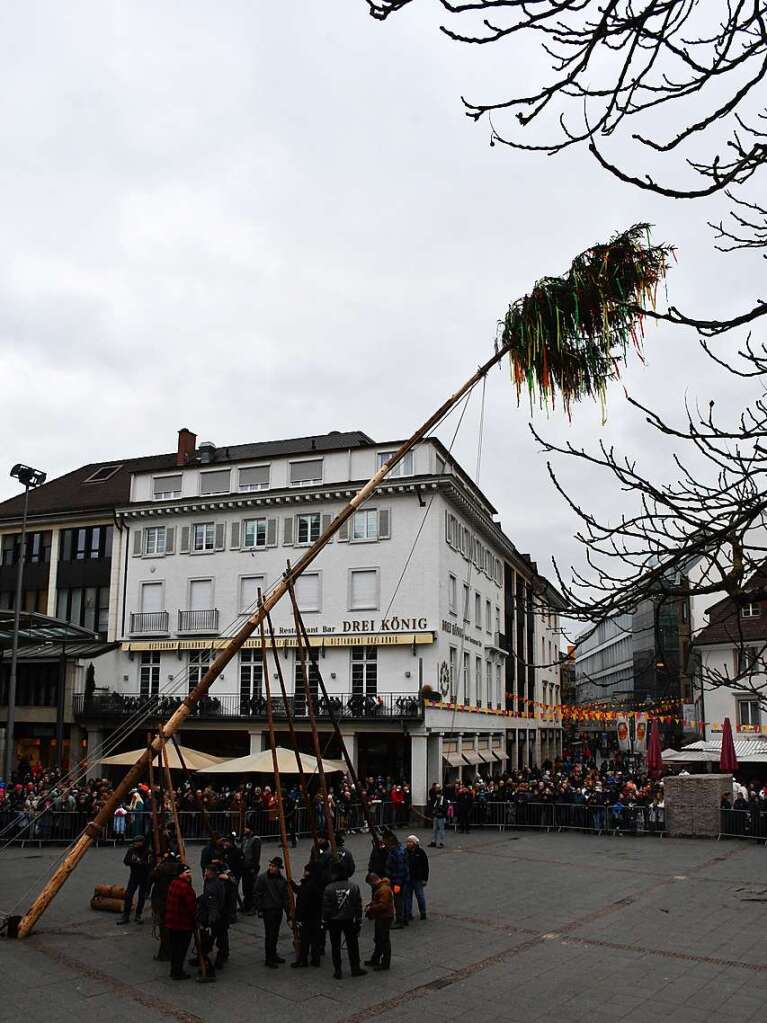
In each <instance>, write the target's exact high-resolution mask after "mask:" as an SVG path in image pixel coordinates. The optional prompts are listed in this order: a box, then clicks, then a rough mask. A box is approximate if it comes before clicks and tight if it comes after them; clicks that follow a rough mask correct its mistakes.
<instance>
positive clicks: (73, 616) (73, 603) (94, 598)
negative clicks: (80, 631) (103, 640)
mask: <svg viewBox="0 0 767 1023" xmlns="http://www.w3.org/2000/svg"><path fill="white" fill-rule="evenodd" d="M56 617H57V618H58V619H60V620H61V621H63V622H71V623H72V624H73V625H81V626H82V627H83V628H84V629H90V631H91V632H106V631H107V629H108V627H109V587H108V586H86V587H75V588H72V589H60V590H57V591H56Z"/></svg>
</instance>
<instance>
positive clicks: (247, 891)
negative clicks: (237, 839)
mask: <svg viewBox="0 0 767 1023" xmlns="http://www.w3.org/2000/svg"><path fill="white" fill-rule="evenodd" d="M260 871H261V839H260V838H259V837H258V835H256V834H255V833H254V831H253V828H251V827H248V826H247V825H246V827H245V830H244V832H243V838H242V909H243V912H244V913H248V914H250V913H255V912H256V909H255V905H254V900H253V889H254V887H255V884H256V878H257V877H258V875H259V873H260Z"/></svg>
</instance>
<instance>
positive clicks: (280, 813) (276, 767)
mask: <svg viewBox="0 0 767 1023" xmlns="http://www.w3.org/2000/svg"><path fill="white" fill-rule="evenodd" d="M258 599H259V602H260V601H261V591H260V590H259V591H258ZM260 632H261V667H262V675H263V677H264V685H265V687H266V724H267V728H268V729H269V746H270V748H271V751H272V769H273V771H274V790H275V792H276V793H277V817H278V819H279V823H280V844H281V846H282V855H283V857H284V860H285V876H286V878H287V879H288V905H289V906H290V926H291V928H292V930H293V945H294V947H295V949H296V951H298V929H297V927H296V896H295V892H294V891H293V871H292V869H291V866H290V853H289V851H288V832H287V828H286V827H285V804H284V803H283V801H282V778H281V777H280V764H279V761H278V759H277V742H276V740H275V736H274V715H273V713H272V688H271V686H270V685H269V672H268V671H263V666H264V665H265V664H266V633H265V631H264V623H263V622H261V627H260Z"/></svg>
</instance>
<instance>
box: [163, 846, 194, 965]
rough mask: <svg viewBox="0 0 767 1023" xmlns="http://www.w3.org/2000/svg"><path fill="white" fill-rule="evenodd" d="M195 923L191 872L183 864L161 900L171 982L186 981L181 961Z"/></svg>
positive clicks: (184, 955) (189, 868)
mask: <svg viewBox="0 0 767 1023" xmlns="http://www.w3.org/2000/svg"><path fill="white" fill-rule="evenodd" d="M196 922H197V899H196V897H195V894H194V888H192V870H191V867H187V866H186V865H185V864H183V865H182V867H181V873H180V874H179V876H178V877H177V878H176V879H175V880H174V881H171V884H170V887H169V888H168V896H167V898H166V900H165V926H166V928H167V930H168V941H169V945H170V976H171V979H172V980H188V979H189V974H188V973H185V972H184V959H185V958H186V953H187V950H188V948H189V942H190V941H191V940H192V934H193V933H194V927H195V924H196Z"/></svg>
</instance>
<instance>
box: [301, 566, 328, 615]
mask: <svg viewBox="0 0 767 1023" xmlns="http://www.w3.org/2000/svg"><path fill="white" fill-rule="evenodd" d="M295 591H296V601H297V602H298V606H299V608H300V610H301V611H321V610H322V584H321V576H320V573H319V572H303V573H302V574H301V575H300V576H299V577H298V579H296V584H295Z"/></svg>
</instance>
